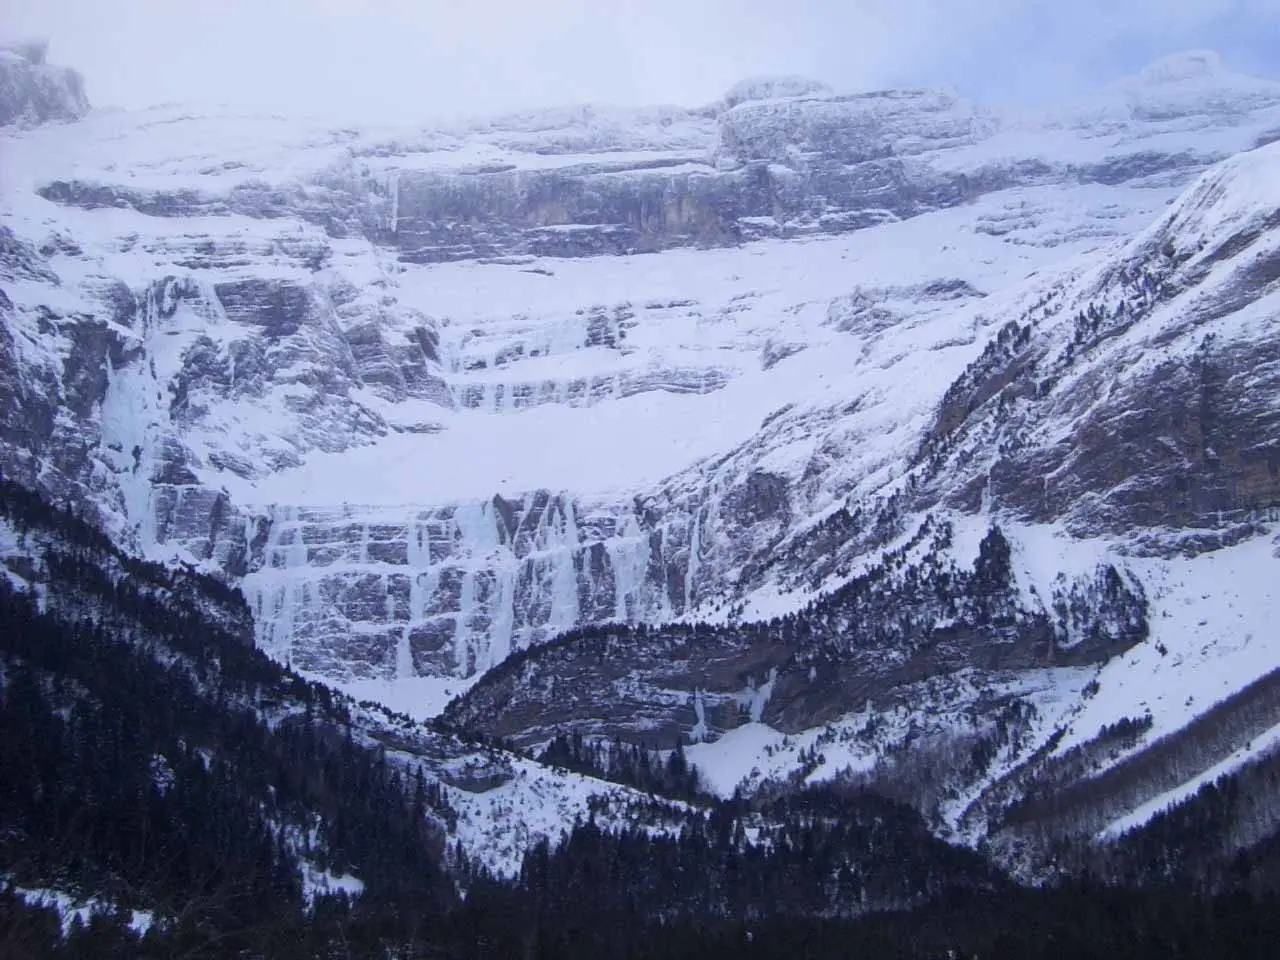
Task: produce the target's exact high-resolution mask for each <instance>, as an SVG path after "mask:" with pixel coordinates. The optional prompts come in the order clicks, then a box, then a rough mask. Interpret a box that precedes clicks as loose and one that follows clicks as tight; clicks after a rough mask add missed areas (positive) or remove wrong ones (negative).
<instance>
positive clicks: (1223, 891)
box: [0, 484, 1280, 960]
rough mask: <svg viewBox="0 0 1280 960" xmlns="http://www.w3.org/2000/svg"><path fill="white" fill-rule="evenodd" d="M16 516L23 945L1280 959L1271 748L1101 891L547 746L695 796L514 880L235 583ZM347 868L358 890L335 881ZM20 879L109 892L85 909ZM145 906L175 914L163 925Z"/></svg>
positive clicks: (1128, 855)
mask: <svg viewBox="0 0 1280 960" xmlns="http://www.w3.org/2000/svg"><path fill="white" fill-rule="evenodd" d="M0 518H3V519H4V521H5V523H6V525H7V526H8V527H9V528H10V529H12V530H17V531H19V532H20V533H21V534H22V536H23V537H25V538H26V540H27V542H26V544H25V546H23V548H22V550H21V551H19V552H17V553H15V554H14V555H13V556H12V557H10V558H8V560H6V566H7V567H8V569H9V570H11V571H13V572H14V573H15V574H17V575H18V577H20V578H21V579H22V580H24V581H26V582H27V583H29V584H33V585H34V590H33V591H31V592H28V591H26V590H25V589H20V588H19V586H18V585H15V584H16V581H12V582H11V580H10V577H9V575H8V573H7V572H0V771H2V773H3V775H2V776H0V957H4V958H5V960H9V958H15V960H22V958H33V960H34V958H41V960H43V958H55V960H57V958H73V957H74V958H87V957H120V958H126V957H127V958H134V957H140V958H176V957H184V958H192V957H209V958H213V957H238V958H246V960H247V958H284V960H290V958H295V957H297V958H304V957H305V958H312V957H316V958H321V957H323V958H345V957H369V958H373V957H377V958H380V960H385V958H388V957H393V958H405V960H408V958H510V957H516V958H566V960H573V958H576V957H592V958H599V957H630V958H645V957H654V958H657V957H663V958H681V957H690V958H693V957H697V958H699V960H707V958H712V960H714V958H717V957H734V958H742V957H746V958H756V957H758V958H766V957H786V958H789V960H791V958H797V957H814V958H825V957H847V956H851V955H853V956H874V957H890V958H892V957H901V958H941V957H956V958H968V957H979V956H981V957H984V958H1000V957H1011V958H1012V957H1018V958H1022V957H1032V958H1038V957H1043V958H1058V957H1063V958H1066V957H1071V958H1075V957H1099V958H1101V957H1106V958H1108V960H1110V958H1114V957H1119V958H1135V960H1136V958H1146V957H1152V958H1157V957H1158V958H1160V960H1165V958H1170V957H1215V958H1216V957H1221V956H1232V957H1251V956H1259V957H1261V956H1270V954H1271V952H1272V950H1273V948H1274V944H1275V942H1277V939H1276V938H1277V936H1280V910H1277V909H1276V907H1277V906H1280V904H1277V903H1276V901H1275V899H1274V895H1275V891H1276V883H1277V878H1278V877H1280V871H1278V870H1277V863H1280V849H1277V848H1278V846H1280V844H1278V843H1277V840H1276V836H1275V832H1274V829H1273V827H1272V825H1271V823H1270V820H1269V819H1268V816H1269V814H1268V810H1269V809H1271V808H1274V807H1275V806H1276V805H1275V803H1274V798H1275V796H1276V781H1277V775H1276V767H1275V765H1274V764H1272V765H1270V766H1268V765H1266V764H1261V765H1255V766H1254V767H1249V768H1246V769H1245V770H1244V771H1241V772H1240V773H1239V774H1237V775H1236V776H1235V777H1232V778H1226V779H1224V780H1223V781H1221V782H1220V783H1219V784H1216V785H1214V786H1212V787H1210V788H1206V789H1205V790H1204V791H1202V792H1201V794H1200V795H1199V796H1198V797H1197V798H1196V799H1195V800H1194V801H1193V802H1192V803H1191V804H1188V805H1186V806H1184V807H1181V808H1178V810H1176V811H1173V812H1171V813H1169V814H1167V815H1165V816H1163V817H1157V818H1156V819H1155V820H1154V821H1153V822H1152V824H1151V825H1150V826H1149V827H1147V828H1144V830H1143V831H1139V832H1138V833H1135V834H1133V835H1131V836H1129V837H1126V838H1125V839H1124V840H1123V841H1121V842H1120V843H1119V844H1116V845H1114V846H1113V847H1112V848H1110V849H1109V852H1108V855H1107V856H1108V858H1107V859H1102V858H1099V857H1096V856H1095V858H1094V859H1092V860H1088V861H1087V862H1085V860H1084V858H1083V857H1082V866H1081V869H1080V872H1081V873H1082V874H1083V873H1086V872H1088V873H1092V874H1093V875H1094V876H1095V877H1096V878H1097V881H1096V882H1095V883H1094V884H1093V885H1089V886H1086V885H1080V884H1072V885H1069V886H1063V887H1059V888H1055V889H1047V890H1039V891H1037V890H1026V889H1023V888H1020V887H1018V886H1017V885H1015V884H1014V883H1013V882H1011V881H1010V880H1009V879H1008V878H1007V877H1005V876H1004V875H1003V874H1001V873H1000V872H999V871H997V870H995V869H994V868H993V867H991V866H990V865H989V864H988V863H987V861H985V860H984V859H983V858H982V857H981V856H980V855H979V854H977V853H976V852H974V851H971V850H966V849H959V848H955V847H952V846H949V845H947V844H945V843H943V842H941V841H940V840H938V839H937V838H935V837H934V836H933V835H932V834H931V833H930V832H929V830H928V829H927V828H926V826H925V824H924V823H923V821H922V819H921V817H920V816H919V814H918V813H916V812H915V811H913V810H912V809H910V808H909V807H906V806H904V805H901V804H899V803H895V802H893V801H891V800H888V799H885V798H883V797H880V796H877V795H875V794H873V793H869V792H867V791H865V790H857V789H853V788H837V787H828V788H823V789H816V790H808V791H804V792H802V793H799V794H795V795H789V796H784V797H780V798H773V799H767V798H760V799H754V800H741V799H740V800H735V801H726V802H711V801H708V800H706V799H705V798H700V797H697V792H696V788H697V784H696V778H694V777H693V776H692V772H691V771H690V770H689V769H688V767H687V764H684V763H683V754H682V753H681V752H680V751H677V752H676V753H674V754H672V755H670V756H667V757H666V758H665V759H663V760H662V761H661V762H658V761H657V758H656V757H655V756H654V755H652V754H648V753H644V752H643V751H639V750H637V749H634V748H633V749H632V750H630V751H626V750H620V751H619V752H618V753H617V754H615V755H613V756H614V757H616V759H611V760H608V761H605V760H603V759H602V758H601V756H600V755H598V754H596V753H594V752H593V750H594V748H593V749H590V750H589V749H588V748H587V747H586V746H585V745H583V744H582V743H581V742H580V741H574V740H573V739H569V740H565V741H563V742H559V743H558V745H557V744H553V745H552V749H551V751H550V753H551V755H550V756H549V757H548V759H549V760H552V761H554V762H556V763H560V764H562V765H566V766H568V765H573V764H578V765H581V766H591V765H596V764H605V765H606V766H609V767H610V772H612V773H613V775H614V776H615V777H627V776H631V777H635V778H636V779H637V780H643V776H642V775H641V774H639V773H637V772H636V771H638V770H640V769H641V768H642V767H643V766H644V765H645V764H647V765H648V768H649V773H648V774H647V776H648V777H649V780H648V781H646V782H645V783H643V784H638V785H642V786H644V787H645V788H646V789H652V790H653V791H654V792H655V793H666V794H668V795H676V794H683V795H685V796H687V797H691V798H696V800H695V802H694V803H693V804H691V805H685V806H682V805H680V804H672V803H669V802H667V803H661V804H659V803H656V802H655V803H654V804H653V805H652V808H643V807H642V806H641V805H639V804H638V805H637V808H636V809H635V810H634V811H632V813H633V816H632V822H633V824H634V825H633V827H632V828H630V829H627V830H623V831H616V830H614V831H611V830H606V829H603V828H602V827H601V826H600V825H599V824H598V823H596V822H595V820H594V819H591V820H588V821H586V822H582V823H579V824H577V825H576V826H575V827H574V829H573V830H572V831H571V832H570V833H569V834H568V835H567V836H566V837H564V838H562V839H561V841H560V842H559V843H556V844H554V845H553V844H548V843H543V844H540V845H538V846H536V847H535V848H534V849H533V850H531V851H529V852H528V854H527V855H526V856H525V859H524V863H523V867H522V870H521V871H520V874H519V876H518V877H516V878H514V879H511V880H498V879H495V878H493V877H491V876H489V875H487V874H486V873H485V871H484V870H483V869H480V868H479V867H477V866H476V865H474V864H470V863H467V862H466V860H465V858H460V857H458V856H457V855H456V854H452V855H451V856H450V857H448V858H446V853H445V844H444V842H443V838H444V834H443V831H442V830H441V828H440V826H439V824H441V823H442V822H445V823H447V822H449V821H450V819H451V817H452V816H454V814H453V811H452V810H450V809H449V806H448V803H447V800H446V799H445V795H444V794H443V793H442V791H441V790H440V788H439V787H438V785H437V784H435V783H434V782H432V781H430V780H428V779H424V778H423V777H422V776H421V775H411V774H410V773H408V772H407V768H405V767H404V766H399V767H397V766H394V765H392V764H391V763H389V762H388V760H387V758H386V757H385V756H384V755H383V753H382V752H381V750H379V749H378V748H377V747H376V746H373V745H371V744H370V743H369V742H366V741H365V740H362V739H361V737H360V735H359V730H358V729H357V728H356V726H355V725H354V724H353V722H352V718H351V716H350V714H349V712H348V710H347V707H346V706H345V704H344V701H343V700H342V698H340V697H338V696H336V695H334V694H333V693H331V692H330V691H329V690H328V689H327V688H325V687H323V686H321V685H318V684H314V683H309V682H307V681H305V680H303V679H302V678H300V677H297V676H296V675H294V674H292V673H291V672H289V671H288V670H286V669H284V668H283V667H281V666H279V665H278V664H275V663H274V662H272V661H270V660H269V659H268V658H266V657H265V656H263V655H262V654H261V653H259V652H258V651H256V650H254V649H253V647H252V646H251V645H249V644H247V643H246V642H245V635H244V627H245V624H246V623H247V622H248V621H247V613H248V612H247V609H246V608H245V606H244V603H243V600H242V599H241V598H240V597H239V595H238V593H237V592H236V591H234V590H232V589H231V588H229V587H227V586H226V585H225V584H222V583H220V582H219V581H216V580H213V579H212V578H208V577H203V576H202V575H200V574H198V573H195V572H193V571H189V570H185V571H184V570H170V569H167V568H164V567H162V566H159V565H156V564H148V563H143V562H141V561H136V560H132V559H131V558H128V557H125V556H124V555H122V554H121V553H119V552H118V551H116V550H115V548H114V547H112V546H111V544H110V543H109V541H107V540H106V539H105V538H103V537H101V535H100V534H97V533H96V531H93V530H92V528H89V527H87V525H85V524H84V523H82V522H81V521H80V520H79V519H77V518H76V517H75V516H74V515H73V514H71V513H70V512H68V511H65V510H58V509H55V508H52V507H49V506H48V505H47V504H45V503H43V502H42V501H40V500H39V498H36V497H34V495H30V494H27V493H26V492H25V491H22V490H21V488H15V487H14V486H13V485H4V484H0ZM997 546H998V544H997ZM989 559H990V560H991V561H992V563H990V564H988V565H987V567H986V568H985V569H984V571H983V573H982V575H983V576H986V577H988V578H992V579H995V580H998V579H999V577H1000V570H999V566H1000V553H999V551H995V552H993V553H991V554H990V557H989ZM642 758H643V759H642ZM659 808H660V812H659ZM659 823H661V827H662V828H661V829H658V825H659ZM1240 845H1243V846H1245V847H1246V848H1247V849H1246V850H1245V852H1244V853H1239V852H1238V848H1239V846H1240ZM446 859H448V869H447V868H446V865H445V864H446ZM449 869H452V870H453V871H454V874H453V877H450V875H449V872H448V870H449ZM322 870H323V871H328V872H329V873H331V874H335V875H337V874H350V875H352V876H355V877H358V878H359V880H360V881H361V883H362V884H363V889H362V892H360V893H359V894H358V895H356V896H350V897H349V896H347V895H345V894H341V893H334V894H327V895H314V896H309V895H308V891H307V888H306V884H305V883H304V878H305V876H306V875H307V874H308V873H313V872H315V871H322ZM1210 875H1212V877H1213V882H1212V883H1211V884H1207V885H1206V884H1205V883H1204V882H1203V881H1204V878H1205V877H1206V876H1210ZM455 881H456V882H457V885H455ZM1101 881H1107V882H1108V883H1110V884H1111V885H1110V886H1107V885H1103V884H1102V883H1101ZM1118 884H1124V885H1125V886H1124V888H1121V887H1119V886H1117V885H1118ZM15 887H16V888H19V889H20V890H27V891H30V890H41V889H43V890H57V891H60V892H63V893H67V894H70V895H73V896H76V897H80V898H86V899H88V898H91V899H92V900H93V901H95V902H96V903H97V904H98V905H99V909H98V910H97V911H96V912H95V913H94V914H93V915H92V916H91V917H90V918H89V919H88V920H87V921H81V920H80V919H74V920H72V921H71V922H70V923H69V924H68V925H67V926H66V928H65V929H64V925H63V920H62V918H60V916H59V915H58V913H57V912H56V911H55V910H53V909H50V908H47V907H42V906H38V905H34V904H33V903H30V902H28V901H27V899H26V898H25V897H24V895H22V894H21V893H19V892H17V891H15V889H14V888H15ZM458 887H461V889H462V890H464V891H465V896H462V895H460V894H459V893H458ZM1209 892H1212V893H1214V894H1215V896H1209V895H1207V893H1209ZM133 911H147V912H149V913H150V914H151V915H152V917H153V923H152V924H151V926H150V928H149V929H147V930H146V931H145V932H140V931H139V930H135V929H134V928H133V926H132V925H131V923H130V921H131V918H132V916H133Z"/></svg>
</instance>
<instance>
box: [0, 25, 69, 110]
mask: <svg viewBox="0 0 1280 960" xmlns="http://www.w3.org/2000/svg"><path fill="white" fill-rule="evenodd" d="M45 46H46V45H45V44H43V43H28V44H19V45H16V46H6V47H0V126H4V125H8V124H23V125H29V124H35V123H44V122H46V121H49V120H78V119H79V118H80V117H83V116H84V115H85V114H86V113H88V112H89V99H88V97H86V96H85V92H84V80H83V79H82V78H81V76H80V74H78V73H76V71H74V70H71V69H68V68H67V67H55V66H52V65H50V64H47V63H45V62H44V56H45Z"/></svg>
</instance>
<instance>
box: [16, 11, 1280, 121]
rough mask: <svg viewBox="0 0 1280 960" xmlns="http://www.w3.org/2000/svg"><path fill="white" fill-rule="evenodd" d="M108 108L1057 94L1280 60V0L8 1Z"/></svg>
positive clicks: (349, 114) (380, 117)
mask: <svg viewBox="0 0 1280 960" xmlns="http://www.w3.org/2000/svg"><path fill="white" fill-rule="evenodd" d="M0 24H3V27H0V31H2V32H3V34H4V36H5V39H9V40H12V39H17V38H26V37H31V36H39V37H48V38H50V39H51V41H52V45H51V48H50V60H51V61H53V62H56V63H60V64H65V65H68V66H74V67H76V68H77V69H79V70H80V71H81V72H82V73H83V74H84V75H85V79H86V83H87V86H88V90H89V94H90V97H91V99H92V101H93V102H94V104H95V105H96V106H120V107H130V108H136V107H143V106H148V105H152V104H156V103H164V102H174V101H180V102H196V103H225V104H232V105H238V106H243V107H245V108H250V109H254V110H267V111H272V112H288V113H296V114H309V115H315V116H322V117H326V118H332V119H340V120H345V121H354V120H363V121H366V122H377V123H413V122H419V121H422V120H425V119H429V118H442V117H456V116H461V115H469V114H483V113H493V112H499V111H507V110H521V109H527V108H534V107H541V106H549V105H557V104H569V103H583V102H592V103H608V104H617V105H636V104H649V103H672V104H684V105H696V104H700V103H708V102H711V101H713V100H715V99H717V98H718V97H720V96H721V95H722V94H723V93H724V91H725V90H726V89H727V88H728V87H729V86H730V85H732V84H733V83H734V82H736V81H738V80H740V79H742V78H743V77H747V76H753V75H758V74H767V73H799V74H804V75H807V76H813V77H816V78H818V79H821V80H824V81H826V82H827V83H829V84H831V85H832V86H834V87H836V88H837V89H840V90H858V89H873V88H881V87H885V86H896V85H942V86H948V87H951V88H954V89H956V90H958V91H959V92H960V93H962V94H964V95H966V96H969V97H971V98H974V99H976V100H978V101H980V102H986V103H993V104H996V103H999V104H1011V105H1019V104H1028V105H1029V104H1038V103H1045V102H1052V101H1056V100H1062V99H1067V98H1070V97H1071V96H1074V95H1077V94H1079V93H1080V92H1082V91H1083V90H1086V89H1088V88H1091V87H1096V86H1099V85H1101V84H1103V83H1106V82H1108V81H1111V80H1114V79H1115V78H1117V77H1120V76H1123V75H1125V74H1127V73H1131V72H1134V71H1136V70H1138V69H1140V68H1141V66H1142V65H1143V64H1144V63H1146V62H1149V61H1150V60H1152V59H1154V58H1156V57H1159V56H1162V55H1165V54H1168V53H1172V52H1176V51H1179V50H1184V49H1191V48H1205V47H1208V48H1213V49H1216V50H1218V51H1219V52H1220V53H1221V54H1222V56H1223V58H1224V59H1225V61H1226V62H1227V64H1228V65H1229V66H1230V67H1232V68H1233V69H1236V70H1240V71H1242V72H1247V73H1254V74H1257V75H1263V76H1268V75H1269V76H1276V75H1277V73H1280V0H1178V2H1176V3H1170V2H1165V0H1109V2H1108V0H1080V2H1076V3H1072V4H1066V3H1062V2H1060V0H1059V2H1042V0H976V2H972V3H966V4H957V3H953V2H946V0H860V2H852V3H844V2H839V0H791V2H788V3H781V2H766V0H612V2H609V3H599V2H591V0H542V2H539V3H528V2H517V0H468V2H457V0H270V2H264V0H0Z"/></svg>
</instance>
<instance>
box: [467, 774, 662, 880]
mask: <svg viewBox="0 0 1280 960" xmlns="http://www.w3.org/2000/svg"><path fill="white" fill-rule="evenodd" d="M509 759H510V761H511V764H512V766H513V768H514V774H515V775H514V777H513V778H512V779H511V780H508V781H507V782H506V783H504V784H502V785H501V786H498V787H495V788H494V789H491V790H487V791H485V792H483V793H472V792H470V791H468V790H462V789H459V788H457V787H449V788H447V792H448V799H449V803H450V804H451V805H452V806H453V807H454V809H456V810H457V811H458V827H457V831H456V835H455V836H456V839H457V840H458V841H460V842H461V843H462V845H463V849H464V850H466V852H467V854H468V856H471V857H475V858H478V859H479V860H480V861H481V862H482V863H483V864H484V865H485V866H486V867H487V868H488V869H489V870H491V871H492V872H494V873H495V874H497V875H498V876H504V877H511V876H515V875H517V874H518V873H519V871H520V864H521V862H522V861H523V859H524V855H525V853H526V852H527V851H528V850H530V849H531V848H532V847H533V846H534V845H536V844H537V843H538V842H539V841H540V840H543V839H545V840H548V841H550V842H551V844H552V845H553V846H554V845H555V844H557V843H559V841H560V840H561V839H562V837H563V836H564V835H565V834H567V832H568V831H569V830H571V829H572V828H573V824H574V822H575V821H578V820H584V821H585V820H586V819H587V818H588V817H589V816H590V813H591V811H590V801H591V799H592V798H593V797H594V798H597V800H598V801H607V803H606V804H605V806H604V807H602V808H601V810H600V812H599V813H598V814H597V816H596V822H597V823H598V824H600V825H601V826H613V827H617V828H622V827H624V826H630V825H632V824H630V822H629V819H628V816H627V810H626V805H627V804H628V803H629V802H638V803H643V804H648V803H649V801H650V800H651V799H652V798H651V797H650V796H649V794H645V793H640V792H638V791H636V790H632V789H630V788H627V787H620V786H618V785H616V784H612V783H607V782H605V781H602V780H596V779H594V778H592V777H585V776H583V775H581V774H577V773H569V772H567V771H561V770H554V769H552V768H549V767H544V766H543V765H541V764H539V763H535V762H533V761H532V760H526V759H524V758H523V757H518V756H514V755H512V756H510V757H509ZM674 805H675V806H677V807H679V806H682V805H681V804H674ZM647 829H650V831H651V832H662V831H663V827H662V826H661V825H658V826H656V827H649V828H647Z"/></svg>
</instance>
